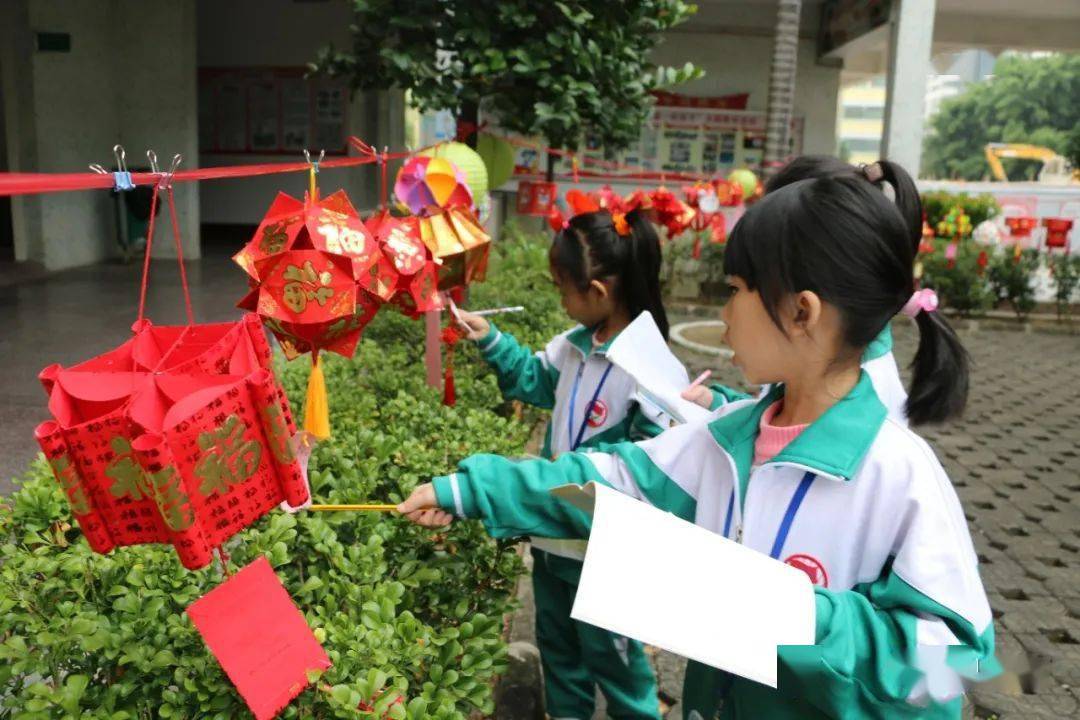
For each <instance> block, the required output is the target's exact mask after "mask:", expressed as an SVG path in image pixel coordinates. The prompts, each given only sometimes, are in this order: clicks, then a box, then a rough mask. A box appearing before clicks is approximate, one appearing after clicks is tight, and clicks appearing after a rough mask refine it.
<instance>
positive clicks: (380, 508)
mask: <svg viewBox="0 0 1080 720" xmlns="http://www.w3.org/2000/svg"><path fill="white" fill-rule="evenodd" d="M308 510H315V511H316V512H331V511H335V510H366V511H369V512H394V511H396V510H397V505H375V504H372V505H311V506H310V507H308Z"/></svg>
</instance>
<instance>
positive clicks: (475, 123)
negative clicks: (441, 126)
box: [457, 102, 480, 150]
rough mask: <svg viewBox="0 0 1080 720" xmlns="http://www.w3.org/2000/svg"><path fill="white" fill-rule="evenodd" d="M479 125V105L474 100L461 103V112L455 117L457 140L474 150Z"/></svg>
mask: <svg viewBox="0 0 1080 720" xmlns="http://www.w3.org/2000/svg"><path fill="white" fill-rule="evenodd" d="M479 127H480V107H479V106H478V105H477V104H476V103H474V102H464V103H462V104H461V113H460V114H459V115H458V118H457V130H458V141H459V142H463V143H465V144H466V145H468V146H469V147H471V148H472V149H473V150H475V149H476V139H477V137H478V135H479Z"/></svg>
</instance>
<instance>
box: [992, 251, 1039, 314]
mask: <svg viewBox="0 0 1080 720" xmlns="http://www.w3.org/2000/svg"><path fill="white" fill-rule="evenodd" d="M1038 269H1039V251H1038V250H1023V251H1021V253H1020V256H1019V257H1016V256H1015V255H1014V254H1013V253H1012V252H1011V251H1010V252H999V253H998V254H997V255H996V256H995V257H994V259H993V261H992V262H991V263H990V287H991V288H993V291H994V294H995V295H996V296H997V298H998V300H1008V301H1009V304H1010V305H1011V306H1012V309H1013V311H1014V312H1016V316H1017V317H1018V318H1023V317H1025V316H1027V314H1028V313H1030V312H1031V311H1032V310H1034V309H1035V287H1034V285H1033V284H1032V281H1033V280H1034V278H1035V271H1036V270H1038Z"/></svg>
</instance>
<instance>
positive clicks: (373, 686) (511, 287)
mask: <svg viewBox="0 0 1080 720" xmlns="http://www.w3.org/2000/svg"><path fill="white" fill-rule="evenodd" d="M497 250H498V252H496V253H493V255H494V257H493V260H492V270H491V274H490V276H491V279H490V280H489V281H488V282H487V283H486V284H484V285H480V286H478V287H477V288H476V289H475V291H474V292H473V303H472V304H473V305H474V306H476V307H479V306H481V305H485V304H486V303H487V302H489V301H491V302H494V301H498V302H499V303H502V304H512V303H517V304H523V305H526V306H527V307H529V308H530V310H531V312H530V313H528V314H518V315H515V316H506V317H505V320H504V322H503V323H502V324H503V325H504V326H505V327H506V329H508V330H510V331H511V332H514V333H516V334H519V335H520V336H521V337H522V338H523V340H525V341H528V342H532V343H534V344H536V343H538V342H540V341H544V340H547V339H548V338H549V337H550V336H551V335H553V334H555V333H556V332H559V331H561V330H562V329H564V328H565V326H566V325H567V324H568V321H567V320H566V318H565V316H564V315H562V313H561V312H559V310H558V300H557V298H556V297H555V295H554V293H553V292H551V289H550V281H549V280H548V279H547V261H546V241H544V242H537V241H536V239H531V240H530V239H528V238H524V237H520V236H517V237H513V238H511V239H509V240H506V241H505V242H501V243H497ZM422 338H423V332H422V327H421V323H417V322H413V321H410V320H408V319H406V318H404V317H401V316H399V315H396V314H394V313H393V312H391V311H388V312H384V313H381V314H380V316H379V317H378V318H377V319H376V321H375V322H374V323H372V325H371V326H370V327H369V328H368V331H367V332H366V334H365V338H364V340H363V341H362V344H361V347H360V348H359V351H358V352H357V355H356V358H355V359H354V360H345V359H343V358H339V357H337V356H331V357H326V358H325V366H326V374H327V384H328V388H329V391H330V402H331V413H332V415H331V417H332V422H333V426H334V427H333V430H334V435H333V437H332V438H331V439H330V440H329V441H327V442H325V443H323V444H320V445H319V446H318V447H317V448H316V449H315V452H314V454H313V457H312V460H311V472H310V476H311V483H312V490H313V493H314V495H315V497H316V498H317V499H318V500H320V501H324V502H360V501H387V502H395V501H398V500H400V499H401V498H402V497H404V496H405V495H406V494H407V493H408V492H410V491H411V490H412V488H413V487H414V486H415V485H416V484H417V483H418V482H421V481H423V480H425V479H427V478H428V477H430V476H431V475H433V474H436V473H443V472H446V471H448V470H450V469H451V468H452V467H453V465H454V463H455V462H456V461H457V460H458V459H460V458H462V457H464V456H466V455H468V454H471V453H475V452H495V453H504V454H516V453H520V452H521V450H522V448H523V446H524V443H525V441H526V439H527V436H528V434H529V431H530V426H529V424H528V423H527V422H523V421H522V420H519V419H515V418H514V417H513V416H512V414H510V413H508V412H506V406H505V405H504V403H503V402H502V400H501V398H500V396H499V393H498V389H497V387H496V384H495V380H494V377H493V376H492V375H491V373H490V372H488V371H487V369H486V368H485V367H483V365H482V363H481V362H479V361H475V357H476V356H475V350H472V349H471V348H470V347H467V345H468V344H463V346H462V350H461V351H459V352H458V359H457V367H456V370H457V379H458V380H457V386H458V391H459V392H458V404H457V407H455V408H446V407H443V406H442V405H441V403H440V399H441V398H440V394H439V392H438V391H437V390H434V389H429V388H427V387H425V385H424V370H423V359H422V352H423V339H422ZM279 362H281V361H280V359H279ZM281 364H282V367H281V368H280V369H281V377H282V379H283V382H284V384H285V386H286V389H287V391H288V392H289V395H290V398H291V399H292V401H293V408H294V412H295V413H296V414H297V415H298V416H302V412H301V407H300V403H299V400H300V398H302V397H303V387H304V384H305V382H306V377H307V363H306V362H304V361H303V360H299V361H297V362H295V363H292V364H288V365H286V364H285V363H284V362H281ZM27 442H31V439H30V438H27ZM226 550H227V552H228V553H229V554H230V555H231V557H232V564H233V565H234V566H236V567H240V566H242V565H244V564H246V563H248V562H250V561H252V560H253V559H255V558H256V557H258V556H259V555H265V556H266V557H268V558H269V560H270V562H271V564H272V565H273V567H274V568H275V570H276V572H277V574H278V576H279V577H280V578H281V579H282V580H283V582H284V583H285V586H286V588H287V589H288V591H289V593H290V595H291V596H292V597H293V599H294V600H295V601H296V603H297V604H298V605H299V607H300V608H301V610H302V611H303V612H304V614H305V616H306V617H307V620H308V622H309V623H310V625H311V626H312V628H313V629H314V631H315V634H316V636H317V637H318V638H319V640H320V641H321V642H322V643H323V645H324V647H325V648H326V650H327V652H328V654H329V655H330V658H331V661H332V662H333V667H331V668H330V669H329V670H327V671H326V672H325V673H324V674H323V675H322V677H320V678H318V679H317V681H316V683H315V688H314V689H312V688H309V689H308V690H306V691H305V692H304V693H303V694H302V695H301V697H300V698H298V699H297V700H296V701H294V702H293V703H292V704H291V705H290V706H289V707H288V708H287V709H286V710H285V711H284V712H283V714H282V717H285V718H298V717H316V718H334V717H340V718H355V717H373V718H382V717H390V718H397V719H400V718H406V717H408V718H447V719H448V718H464V717H467V716H468V715H470V714H472V713H475V712H477V711H479V712H482V713H490V712H491V710H492V693H491V683H492V680H493V678H494V677H495V675H496V674H498V673H499V672H500V671H501V670H502V669H503V668H504V666H505V660H504V659H505V654H506V648H505V645H504V643H503V641H502V616H503V614H504V613H505V612H506V611H507V610H508V608H509V607H510V604H511V598H512V591H513V587H514V583H515V580H516V578H517V577H518V575H519V574H520V573H521V571H522V567H521V563H520V561H519V558H518V556H517V555H516V553H515V552H514V551H513V549H512V547H511V546H510V545H509V544H506V543H496V542H493V541H492V540H490V539H489V538H488V537H487V535H486V534H485V533H484V531H483V529H482V528H480V527H479V526H478V525H477V524H476V523H455V524H454V525H453V526H452V527H451V528H450V529H449V530H448V531H446V532H440V533H433V532H431V531H428V530H424V529H422V528H419V527H417V526H414V525H412V524H409V523H407V522H405V521H403V520H400V519H398V518H394V517H391V516H386V515H374V514H368V513H332V514H331V513H303V512H301V513H299V514H297V515H287V514H285V513H282V512H272V513H270V514H269V515H267V516H266V517H264V518H263V519H262V520H260V521H259V522H258V523H256V524H255V525H254V526H253V527H251V528H249V529H248V530H246V531H244V532H242V533H240V534H239V535H238V536H236V537H235V538H233V539H232V540H231V541H230V542H229V543H228V544H227V545H226ZM221 580H222V575H221V571H220V569H219V568H218V567H217V566H213V567H211V568H208V569H206V570H203V571H199V572H188V571H186V570H184V569H183V568H182V567H181V566H180V563H179V561H178V560H177V559H176V556H175V553H174V552H173V551H172V550H171V548H168V547H165V546H159V545H158V546H155V545H142V546H137V547H131V548H121V549H119V550H116V551H113V552H112V553H110V554H108V555H97V554H94V553H92V552H91V551H90V549H89V547H88V546H87V544H86V543H85V541H84V540H83V539H82V536H81V533H80V532H79V530H78V527H77V526H75V525H73V521H72V518H71V514H70V511H69V509H68V506H67V502H66V501H65V499H64V497H63V495H62V494H61V491H60V489H59V487H58V485H57V483H56V482H55V480H54V479H53V478H52V475H51V473H50V471H49V469H48V466H47V465H46V464H45V463H44V461H43V460H41V459H39V460H38V461H36V462H35V463H34V464H33V465H32V467H31V468H30V469H29V471H28V472H27V473H26V475H25V476H24V477H23V478H22V480H21V488H20V489H19V490H18V491H17V492H16V493H14V494H13V495H12V496H11V497H9V498H7V500H6V503H5V504H4V505H2V506H0V613H2V620H0V637H2V642H0V698H2V699H0V717H18V718H24V719H26V720H36V719H38V718H54V717H72V718H75V717H87V718H110V719H111V720H125V719H127V720H137V719H142V718H152V717H163V718H215V719H218V720H223V719H225V718H234V717H247V716H249V715H248V713H247V711H246V709H245V706H244V705H243V702H242V701H241V699H240V698H239V696H238V695H237V693H236V692H235V690H234V689H233V687H232V685H231V684H230V683H229V681H228V678H227V677H226V676H225V675H224V673H223V672H222V671H221V669H220V667H219V665H218V663H217V661H216V660H215V659H214V658H213V657H212V656H211V655H210V653H209V652H208V651H207V649H206V647H205V646H204V644H203V642H202V640H201V638H200V637H199V635H198V633H197V632H196V631H195V629H194V628H193V626H192V625H191V623H190V622H189V620H188V618H187V617H186V616H185V615H184V609H185V608H186V607H187V606H188V605H189V604H190V603H191V602H193V601H194V600H195V599H197V598H198V597H200V596H201V595H203V594H204V593H206V592H207V591H208V590H210V589H211V588H213V587H214V586H216V585H217V584H218V583H220V582H221Z"/></svg>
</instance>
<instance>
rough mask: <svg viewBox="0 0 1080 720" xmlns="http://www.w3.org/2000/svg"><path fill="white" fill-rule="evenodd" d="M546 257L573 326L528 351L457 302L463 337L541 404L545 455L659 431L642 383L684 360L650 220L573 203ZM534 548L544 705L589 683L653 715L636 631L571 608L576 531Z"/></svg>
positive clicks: (636, 713) (508, 390)
mask: <svg viewBox="0 0 1080 720" xmlns="http://www.w3.org/2000/svg"><path fill="white" fill-rule="evenodd" d="M548 257H549V260H550V269H551V277H552V280H553V281H554V283H555V286H556V287H557V288H558V290H559V294H560V296H561V298H562V306H563V309H564V310H565V311H566V314H567V315H568V316H569V317H570V319H571V320H574V321H576V322H577V323H579V325H578V326H577V327H575V328H573V329H572V330H569V331H568V332H565V333H563V334H561V335H559V336H557V337H556V338H555V339H554V340H552V341H551V342H550V343H548V345H547V347H546V348H545V349H544V350H542V351H541V352H538V353H535V354H533V353H532V352H531V351H530V350H528V349H527V348H524V347H522V346H521V345H519V344H518V343H517V341H516V340H515V339H514V338H513V337H511V336H509V335H508V334H506V333H504V332H501V331H499V330H498V329H497V328H495V327H494V326H493V325H491V324H489V323H488V322H487V321H486V320H485V319H484V318H483V317H481V316H479V315H474V314H471V313H468V312H464V311H463V312H461V313H460V316H461V323H462V325H463V327H464V329H465V330H466V331H467V337H469V338H470V339H472V340H474V341H476V342H477V343H478V345H479V348H480V352H481V354H482V355H483V357H484V359H485V360H487V361H488V363H489V364H491V366H492V367H493V368H494V370H495V373H496V376H497V377H498V381H499V388H500V389H501V390H502V392H503V395H504V396H505V397H507V398H512V399H516V400H521V401H523V402H527V403H530V404H532V405H536V406H539V407H542V408H548V409H551V411H552V413H551V422H550V423H549V425H548V431H547V437H546V439H545V443H544V449H543V456H544V457H545V458H554V457H556V456H558V455H562V454H565V453H570V452H572V451H575V450H584V449H586V448H595V447H600V446H607V444H608V443H618V442H622V441H627V440H641V439H645V438H649V437H653V436H654V435H657V434H658V433H660V432H661V431H662V430H664V429H666V428H667V427H668V426H669V425H670V424H671V419H670V418H669V417H668V416H667V415H666V414H665V413H664V412H663V410H662V409H661V408H660V407H658V406H656V405H654V404H653V403H652V402H650V401H649V400H648V399H647V397H649V394H648V392H646V391H643V390H642V388H643V386H644V387H647V386H648V385H649V384H650V382H652V381H655V380H656V379H657V378H658V377H660V378H663V379H665V381H667V382H669V383H671V384H673V385H674V386H675V387H679V385H680V383H685V382H686V370H685V369H684V368H683V367H682V365H681V364H680V363H679V361H678V360H677V359H676V358H675V357H674V355H672V354H671V351H670V350H669V349H668V345H667V336H668V321H667V313H665V312H664V306H663V304H662V302H661V299H660V240H659V237H658V236H657V234H656V231H655V230H654V229H653V227H652V225H651V224H649V222H648V221H647V220H646V219H645V218H644V217H643V216H642V215H641V214H640V213H638V212H630V213H627V214H626V215H625V216H623V215H620V214H615V215H612V214H611V213H609V212H608V211H606V210H600V211H596V212H586V213H581V214H579V215H576V216H575V217H573V218H572V219H571V220H570V221H569V222H568V223H566V225H565V226H564V227H563V228H562V229H561V230H559V231H558V232H557V233H556V234H555V238H554V240H553V242H552V244H551V249H550V251H549V255H548ZM642 353H647V354H648V356H649V358H650V360H651V362H650V363H649V375H650V377H647V378H638V377H635V376H634V375H632V374H631V373H630V372H629V371H627V370H624V369H623V367H622V366H621V365H620V360H621V358H623V357H628V356H633V357H635V358H638V359H640V356H641V354H642ZM626 365H627V366H628V367H631V366H632V367H635V368H640V367H641V363H640V362H634V363H626ZM636 372H641V371H640V370H637V371H636ZM532 555H533V588H534V591H535V596H536V611H537V612H536V638H537V645H538V646H539V648H540V655H541V660H542V662H543V667H544V686H545V696H546V700H547V712H548V715H550V716H551V717H561V718H590V717H592V716H593V704H594V697H595V689H596V687H597V686H599V688H600V690H601V692H603V693H604V695H605V697H606V698H607V703H608V713H609V714H610V715H611V716H612V717H618V718H659V717H660V708H659V702H658V699H657V685H656V679H655V677H654V676H653V673H652V669H651V667H650V665H649V662H648V659H647V657H646V656H645V653H644V651H643V649H642V645H641V643H639V642H637V641H635V640H629V639H627V638H624V637H621V636H617V635H614V634H612V633H610V632H608V631H606V630H602V629H600V628H597V627H594V626H592V625H588V624H586V623H582V622H578V621H576V620H573V619H571V618H570V608H571V607H572V606H573V603H574V595H575V594H576V590H577V583H578V578H579V577H580V575H581V562H582V560H583V559H584V543H583V542H581V541H577V540H552V539H549V538H541V537H535V538H533V542H532Z"/></svg>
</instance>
